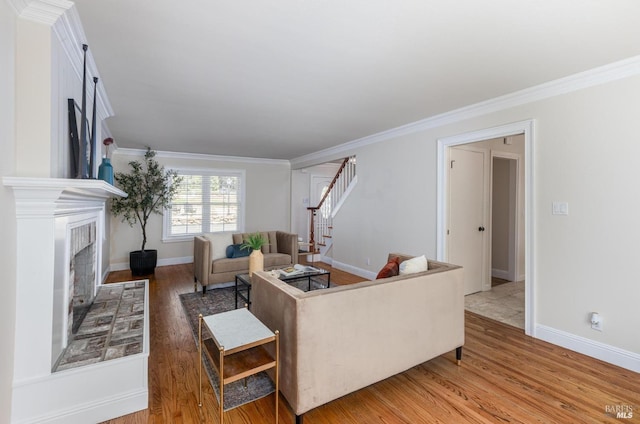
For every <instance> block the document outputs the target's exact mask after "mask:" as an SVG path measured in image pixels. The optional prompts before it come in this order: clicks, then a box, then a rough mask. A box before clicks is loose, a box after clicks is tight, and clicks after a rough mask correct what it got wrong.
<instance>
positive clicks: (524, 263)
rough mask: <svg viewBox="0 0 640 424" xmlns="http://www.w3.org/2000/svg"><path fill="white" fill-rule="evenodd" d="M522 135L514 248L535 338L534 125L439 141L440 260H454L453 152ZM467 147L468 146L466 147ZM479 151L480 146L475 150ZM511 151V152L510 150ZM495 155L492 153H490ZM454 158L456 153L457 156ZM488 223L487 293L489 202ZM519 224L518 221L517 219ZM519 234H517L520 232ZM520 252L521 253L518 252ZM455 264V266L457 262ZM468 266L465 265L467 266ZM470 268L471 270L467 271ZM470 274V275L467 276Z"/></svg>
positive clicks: (528, 329) (529, 330) (528, 328)
mask: <svg viewBox="0 0 640 424" xmlns="http://www.w3.org/2000/svg"><path fill="white" fill-rule="evenodd" d="M516 135H519V136H520V137H521V138H522V139H523V146H524V147H523V155H522V162H523V163H524V164H523V167H522V168H523V169H521V170H520V173H519V175H520V179H521V180H520V183H521V184H522V187H523V189H522V190H521V191H522V192H521V199H520V200H521V205H522V207H521V213H520V215H521V216H520V217H519V218H520V219H519V221H520V222H518V223H516V224H515V225H516V226H518V225H520V226H521V229H522V231H521V234H522V236H521V237H520V239H519V240H518V239H517V238H516V239H515V240H514V241H513V244H515V245H516V248H518V247H521V249H520V253H519V254H514V255H515V256H516V257H515V261H516V265H515V266H514V269H515V271H513V272H515V274H516V277H519V275H518V273H519V272H520V273H521V275H522V276H523V277H524V278H523V279H524V283H523V285H524V308H525V311H524V329H525V333H526V334H528V335H532V336H535V334H534V333H535V308H534V306H533V305H535V298H534V294H535V291H534V286H535V279H534V275H533V269H532V266H531V264H532V263H533V256H534V251H533V245H534V244H533V243H534V240H533V235H534V233H533V222H532V219H531V218H532V216H533V215H532V211H533V187H532V181H533V178H532V171H533V155H532V151H533V121H522V122H517V123H514V124H509V125H505V126H501V127H495V128H489V129H485V130H480V131H475V132H471V133H465V134H460V135H457V136H453V137H447V138H444V139H440V140H438V222H437V226H438V228H437V236H438V240H437V256H438V259H439V260H442V261H449V262H453V261H451V260H450V257H449V254H450V250H449V248H450V246H449V244H450V242H451V239H450V237H449V236H450V234H449V232H450V221H449V220H450V216H451V214H452V213H454V212H452V211H450V210H449V207H450V205H451V199H450V196H451V194H450V192H449V184H450V181H449V179H450V174H449V167H450V165H451V160H452V156H451V154H452V151H454V148H455V150H459V149H460V148H461V147H463V148H466V149H469V148H470V146H469V145H470V144H471V143H476V142H480V141H486V140H491V139H503V142H504V143H505V145H506V144H507V143H508V141H507V140H508V139H509V138H510V137H513V136H516ZM465 145H466V146H465ZM474 147H476V146H474ZM506 150H508V148H506ZM488 151H489V152H491V149H489V150H488ZM453 155H454V156H455V155H456V153H454V154H453ZM492 160H493V156H492V155H491V154H489V155H488V157H487V158H486V159H485V164H487V166H486V169H490V168H491V165H492ZM490 181H491V179H490V178H488V182H487V183H486V184H485V187H490ZM485 198H490V196H486V197H485ZM485 203H486V204H485V220H484V225H482V224H480V226H479V227H476V228H475V230H476V231H477V230H478V228H480V227H482V226H484V227H485V228H486V229H487V232H486V235H485V237H484V243H483V248H482V250H483V252H485V254H486V257H485V260H484V264H485V269H484V270H483V271H482V273H483V274H482V278H485V280H486V281H485V282H484V286H483V290H490V289H491V283H490V282H491V278H490V274H491V269H492V264H491V262H490V260H491V256H492V255H491V250H490V249H491V236H490V233H491V231H490V230H489V229H490V228H491V221H490V218H491V204H490V203H489V202H485ZM516 218H518V214H516ZM516 220H517V219H516ZM516 233H517V231H516ZM516 251H517V249H516ZM518 256H521V257H522V258H521V270H520V271H518V270H517V268H518V261H519V259H520V258H518ZM454 263H455V262H454ZM463 266H464V264H463ZM465 268H467V267H465ZM465 273H466V272H465Z"/></svg>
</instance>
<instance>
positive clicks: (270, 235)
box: [229, 231, 278, 253]
mask: <svg viewBox="0 0 640 424" xmlns="http://www.w3.org/2000/svg"><path fill="white" fill-rule="evenodd" d="M251 234H254V233H237V234H234V235H233V244H241V243H243V242H244V241H245V240H246V239H247V238H248V237H249V236H250V235H251ZM260 234H262V237H264V239H265V240H266V241H267V243H266V244H265V245H264V246H262V249H261V250H262V253H278V240H277V239H276V232H275V231H260ZM229 244H231V243H229Z"/></svg>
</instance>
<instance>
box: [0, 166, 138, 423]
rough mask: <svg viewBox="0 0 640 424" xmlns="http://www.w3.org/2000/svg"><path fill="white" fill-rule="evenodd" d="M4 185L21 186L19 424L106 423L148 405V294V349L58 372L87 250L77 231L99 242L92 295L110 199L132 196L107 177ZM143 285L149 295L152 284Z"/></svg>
mask: <svg viewBox="0 0 640 424" xmlns="http://www.w3.org/2000/svg"><path fill="white" fill-rule="evenodd" d="M3 183H4V185H5V186H9V187H11V188H13V193H14V197H15V202H16V217H17V222H16V224H17V251H16V255H17V272H16V274H17V289H16V328H15V334H16V340H15V354H14V376H13V399H12V417H11V422H15V423H36V422H38V423H42V422H47V423H65V424H66V423H88V422H101V421H106V420H108V419H111V418H114V417H118V416H121V415H125V414H129V413H131V412H135V411H138V410H141V409H145V408H147V406H148V377H147V363H148V357H149V328H148V326H149V320H148V310H149V308H148V305H147V302H148V295H144V296H143V297H144V299H145V301H144V303H145V305H144V314H143V316H144V319H143V323H142V324H140V323H138V324H136V327H137V329H139V327H140V326H142V327H143V331H142V332H143V338H142V343H141V346H139V347H140V348H141V349H140V350H141V351H140V353H136V354H132V355H127V356H123V357H119V358H116V359H113V360H106V361H102V362H98V363H90V364H87V365H84V366H77V367H72V368H69V369H64V370H61V371H58V372H52V370H53V369H54V368H55V366H56V364H57V363H58V362H60V359H61V357H62V353H63V352H64V351H65V348H66V347H67V345H68V344H69V342H70V341H71V340H70V339H72V337H71V336H70V332H69V328H70V326H71V323H70V322H69V321H70V320H72V319H73V318H72V316H73V314H72V313H71V312H70V308H71V304H72V298H73V293H70V292H72V291H73V290H74V289H73V288H72V287H73V282H70V281H69V279H70V277H71V278H72V277H73V276H72V275H71V276H70V274H72V271H71V269H70V268H71V266H70V264H71V263H73V262H74V261H73V260H72V258H71V254H72V252H73V250H77V249H79V247H78V248H73V247H72V246H71V244H72V242H71V239H72V233H77V232H78V231H80V232H86V230H78V229H79V228H82V227H84V228H88V229H89V230H88V233H87V234H88V235H83V236H82V237H81V238H87V237H88V239H87V240H84V241H83V243H85V242H86V244H91V243H90V242H92V244H93V248H92V249H93V252H91V253H90V254H89V257H90V258H91V259H90V260H91V261H92V262H93V263H91V264H90V266H89V265H88V264H86V263H85V262H86V259H82V267H83V268H86V269H88V271H87V272H85V274H88V275H85V276H84V278H88V279H89V280H90V281H89V282H88V289H87V291H88V292H89V293H88V294H89V295H90V297H92V296H94V295H95V294H96V292H97V291H98V288H99V287H100V286H101V282H102V281H101V277H102V276H101V272H100V270H101V269H102V245H103V243H105V241H104V240H105V238H104V237H105V234H104V233H105V219H106V202H107V201H108V199H109V198H110V197H114V196H126V194H125V193H124V192H122V191H120V190H119V189H117V188H115V187H113V186H112V185H110V184H107V183H106V182H104V181H100V180H73V179H60V178H22V177H4V178H3ZM91 238H93V239H94V240H91ZM82 248H83V249H84V246H83V247H82ZM74 253H75V252H74ZM75 266H78V265H77V264H76V265H75ZM91 280H93V281H91ZM138 287H141V288H142V289H143V290H144V292H145V293H146V291H147V284H146V283H143V286H138ZM136 289H137V287H136ZM138 321H139V320H138ZM139 344H140V343H139ZM123 350H124V348H123Z"/></svg>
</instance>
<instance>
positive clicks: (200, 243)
mask: <svg viewBox="0 0 640 424" xmlns="http://www.w3.org/2000/svg"><path fill="white" fill-rule="evenodd" d="M210 250H211V243H210V242H209V240H207V239H206V238H204V237H201V236H195V237H194V238H193V276H194V277H195V279H196V280H197V281H200V284H202V285H203V286H206V285H207V284H209V274H211V260H210V258H211V255H210Z"/></svg>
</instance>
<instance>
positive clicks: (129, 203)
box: [111, 147, 182, 275]
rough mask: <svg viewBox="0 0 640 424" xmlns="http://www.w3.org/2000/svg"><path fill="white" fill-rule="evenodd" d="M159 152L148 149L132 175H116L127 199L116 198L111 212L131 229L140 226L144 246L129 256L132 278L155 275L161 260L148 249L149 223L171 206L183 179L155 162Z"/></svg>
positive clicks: (134, 162) (132, 169)
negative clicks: (133, 276) (153, 215)
mask: <svg viewBox="0 0 640 424" xmlns="http://www.w3.org/2000/svg"><path fill="white" fill-rule="evenodd" d="M155 155H156V152H155V151H153V150H151V148H150V147H147V151H146V153H145V154H144V162H139V161H131V162H129V166H130V167H131V170H130V172H129V173H124V172H116V174H115V176H114V178H115V180H116V186H118V187H119V188H120V189H121V190H122V191H124V192H125V193H127V194H128V197H124V198H114V199H113V200H112V201H111V212H113V214H114V215H115V216H120V215H122V222H125V221H126V222H128V223H129V225H130V226H132V227H133V226H134V225H135V224H136V223H138V224H140V229H141V230H142V247H141V248H140V250H135V251H133V252H130V253H129V267H130V268H131V273H132V274H133V275H147V274H152V273H153V272H154V270H155V267H156V264H157V261H158V251H157V250H148V249H145V246H146V244H147V222H148V221H149V217H150V216H151V214H154V213H155V214H160V213H162V211H163V209H166V208H168V207H169V205H170V204H171V200H172V199H173V197H174V196H175V194H176V192H177V190H178V184H179V183H180V182H181V181H182V178H181V177H179V176H178V173H177V172H176V171H166V172H165V170H164V167H163V166H160V164H159V163H158V162H157V161H156V160H155V159H154V157H155Z"/></svg>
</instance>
